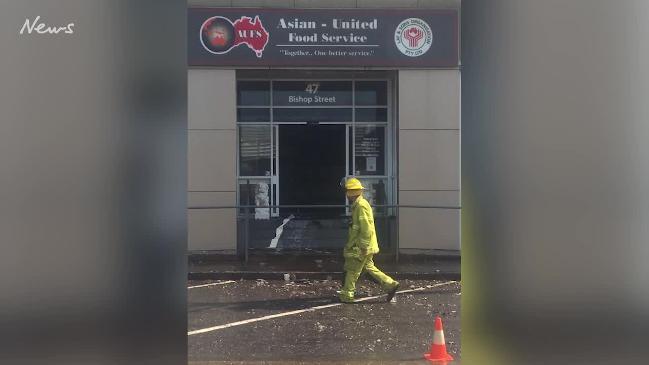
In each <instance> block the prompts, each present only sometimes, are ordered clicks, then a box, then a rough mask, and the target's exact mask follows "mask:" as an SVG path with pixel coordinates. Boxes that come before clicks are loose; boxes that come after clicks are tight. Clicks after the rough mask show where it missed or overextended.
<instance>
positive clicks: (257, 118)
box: [237, 108, 270, 123]
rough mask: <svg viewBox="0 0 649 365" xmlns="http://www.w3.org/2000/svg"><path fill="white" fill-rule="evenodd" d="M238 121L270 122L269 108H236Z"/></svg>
mask: <svg viewBox="0 0 649 365" xmlns="http://www.w3.org/2000/svg"><path fill="white" fill-rule="evenodd" d="M237 122H239V123H270V108H238V109H237Z"/></svg>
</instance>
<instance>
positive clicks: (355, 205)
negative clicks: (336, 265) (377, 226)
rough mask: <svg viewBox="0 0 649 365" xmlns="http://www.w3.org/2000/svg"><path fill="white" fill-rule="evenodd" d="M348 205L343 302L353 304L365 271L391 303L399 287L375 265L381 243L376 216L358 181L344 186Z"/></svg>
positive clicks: (341, 298) (349, 181)
mask: <svg viewBox="0 0 649 365" xmlns="http://www.w3.org/2000/svg"><path fill="white" fill-rule="evenodd" d="M345 190H346V194H347V199H348V200H349V203H350V204H352V222H351V224H350V227H349V238H348V240H347V244H346V245H345V249H344V251H343V256H344V257H345V279H344V280H345V282H344V285H343V288H342V290H341V291H340V301H341V302H343V303H353V302H354V293H355V290H356V281H357V280H358V277H359V276H360V275H361V273H362V272H363V271H366V272H367V273H369V274H370V275H371V276H372V277H373V278H374V279H376V280H377V281H378V282H379V284H381V287H383V290H385V291H386V292H387V293H388V297H387V300H388V302H389V301H390V300H392V298H393V297H394V294H395V293H396V292H397V289H398V288H399V283H398V282H397V281H394V279H392V278H391V277H389V276H387V275H386V274H384V273H383V272H381V270H379V269H378V268H377V267H376V266H375V265H374V261H373V260H372V257H373V256H374V255H376V254H377V253H379V244H378V242H377V240H376V231H375V230H374V214H373V213H372V207H371V206H370V203H369V202H368V201H367V200H365V198H363V190H365V188H364V187H363V185H362V184H361V182H360V181H359V180H358V179H356V178H350V179H348V180H347V182H346V183H345Z"/></svg>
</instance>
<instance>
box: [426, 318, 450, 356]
mask: <svg viewBox="0 0 649 365" xmlns="http://www.w3.org/2000/svg"><path fill="white" fill-rule="evenodd" d="M424 357H425V358H426V360H430V361H452V360H453V356H451V355H449V354H448V352H446V341H445V340H444V328H442V319H441V318H439V317H436V318H435V332H434V333H433V345H432V346H431V347H430V353H428V354H424Z"/></svg>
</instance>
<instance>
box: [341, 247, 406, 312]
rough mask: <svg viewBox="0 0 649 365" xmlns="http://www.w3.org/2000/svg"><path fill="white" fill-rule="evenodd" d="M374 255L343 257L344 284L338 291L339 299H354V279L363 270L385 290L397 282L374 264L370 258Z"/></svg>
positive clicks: (347, 300)
mask: <svg viewBox="0 0 649 365" xmlns="http://www.w3.org/2000/svg"><path fill="white" fill-rule="evenodd" d="M373 256H374V255H367V256H365V257H361V258H356V257H347V258H345V272H346V274H345V284H344V285H343V288H342V290H341V291H340V300H341V301H343V302H351V301H352V300H354V293H355V292H356V281H358V277H359V276H360V275H361V273H362V272H363V271H366V272H367V273H368V274H370V275H371V276H372V277H373V278H374V279H376V280H377V281H378V282H379V284H381V287H382V288H383V290H385V291H389V290H390V289H394V287H395V286H396V285H397V282H396V281H394V279H392V278H391V277H389V276H387V275H386V274H384V273H383V272H382V271H381V270H379V269H378V268H377V267H376V266H375V265H374V260H373V259H372V257H373Z"/></svg>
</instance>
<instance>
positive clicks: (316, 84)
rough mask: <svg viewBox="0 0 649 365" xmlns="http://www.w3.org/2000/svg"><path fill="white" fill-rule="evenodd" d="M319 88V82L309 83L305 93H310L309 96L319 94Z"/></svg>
mask: <svg viewBox="0 0 649 365" xmlns="http://www.w3.org/2000/svg"><path fill="white" fill-rule="evenodd" d="M319 87H320V83H319V82H309V83H308V84H306V89H305V90H304V91H306V92H308V93H309V94H315V93H317V92H318V88H319Z"/></svg>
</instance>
